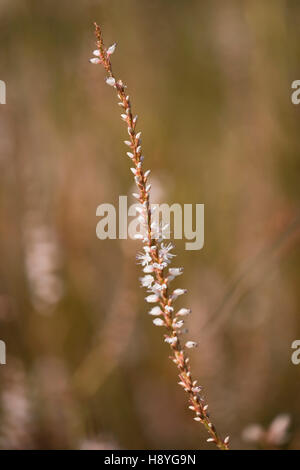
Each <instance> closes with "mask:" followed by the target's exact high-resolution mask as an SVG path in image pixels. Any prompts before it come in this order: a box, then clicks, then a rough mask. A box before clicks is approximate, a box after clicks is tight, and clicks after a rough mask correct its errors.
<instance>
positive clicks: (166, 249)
mask: <svg viewBox="0 0 300 470" xmlns="http://www.w3.org/2000/svg"><path fill="white" fill-rule="evenodd" d="M173 248H174V246H173V245H172V243H169V244H168V245H165V244H164V243H162V244H161V245H160V249H159V257H160V258H162V260H163V261H164V262H165V263H169V262H170V260H171V258H173V257H174V256H175V255H173V254H172V253H170V251H171V250H172V249H173Z"/></svg>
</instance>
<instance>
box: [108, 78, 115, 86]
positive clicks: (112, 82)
mask: <svg viewBox="0 0 300 470" xmlns="http://www.w3.org/2000/svg"><path fill="white" fill-rule="evenodd" d="M106 83H107V85H110V86H115V84H116V80H115V79H114V78H113V77H108V78H107V79H106Z"/></svg>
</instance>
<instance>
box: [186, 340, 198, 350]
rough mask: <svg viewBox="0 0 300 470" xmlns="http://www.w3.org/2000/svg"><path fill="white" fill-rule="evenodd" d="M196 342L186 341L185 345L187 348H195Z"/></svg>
mask: <svg viewBox="0 0 300 470" xmlns="http://www.w3.org/2000/svg"><path fill="white" fill-rule="evenodd" d="M197 346H198V344H197V343H196V342H195V341H187V342H186V343H185V347H186V348H188V349H192V348H196V347H197Z"/></svg>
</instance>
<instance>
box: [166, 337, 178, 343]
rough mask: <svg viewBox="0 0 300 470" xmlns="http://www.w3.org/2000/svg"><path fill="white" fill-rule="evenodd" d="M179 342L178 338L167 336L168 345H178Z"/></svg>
mask: <svg viewBox="0 0 300 470" xmlns="http://www.w3.org/2000/svg"><path fill="white" fill-rule="evenodd" d="M177 341H178V338H177V337H176V336H167V337H166V338H165V343H168V344H176V343H177Z"/></svg>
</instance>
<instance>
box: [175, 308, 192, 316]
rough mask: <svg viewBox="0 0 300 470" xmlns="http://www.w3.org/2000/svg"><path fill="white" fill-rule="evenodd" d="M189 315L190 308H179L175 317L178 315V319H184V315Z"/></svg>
mask: <svg viewBox="0 0 300 470" xmlns="http://www.w3.org/2000/svg"><path fill="white" fill-rule="evenodd" d="M190 313H191V309H190V308H181V309H180V310H179V311H178V312H177V313H176V315H179V316H180V317H185V316H186V315H189V314H190Z"/></svg>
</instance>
